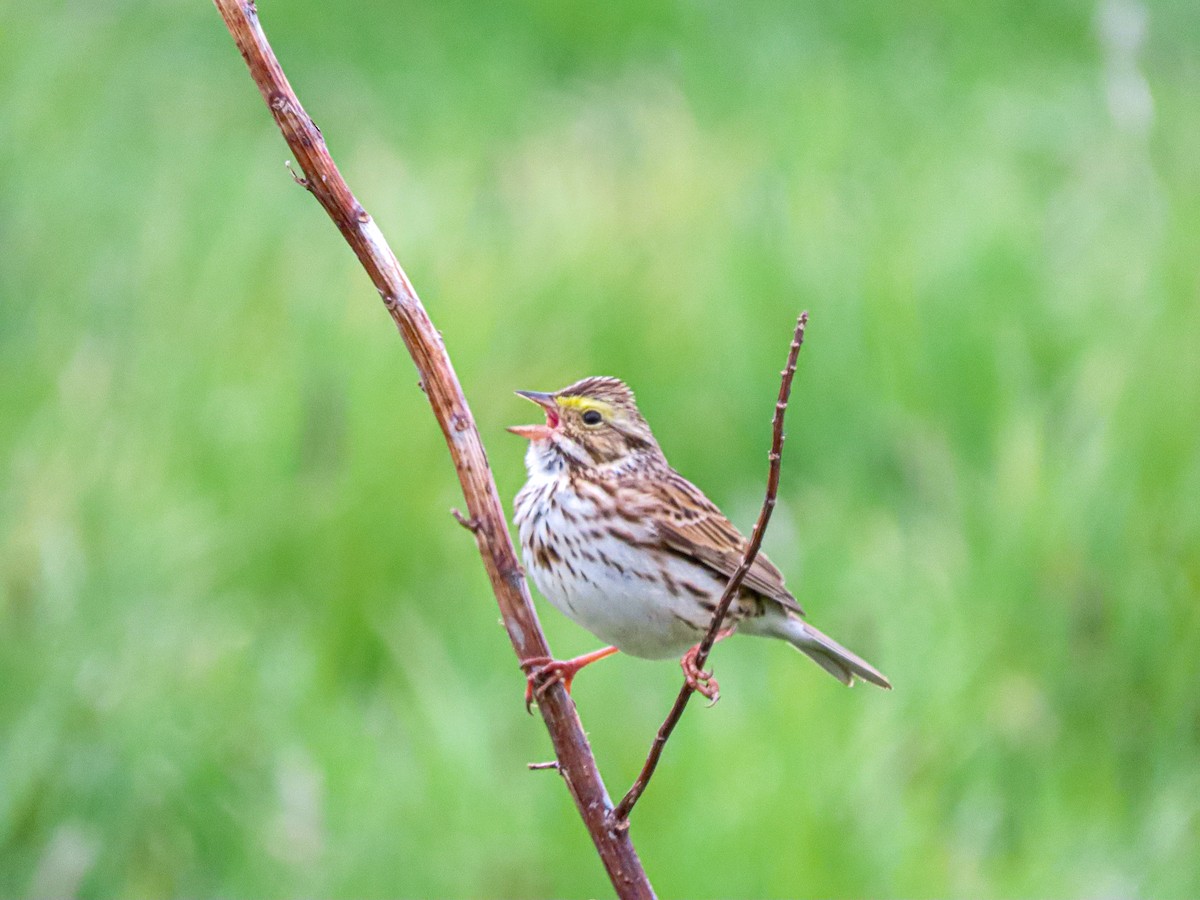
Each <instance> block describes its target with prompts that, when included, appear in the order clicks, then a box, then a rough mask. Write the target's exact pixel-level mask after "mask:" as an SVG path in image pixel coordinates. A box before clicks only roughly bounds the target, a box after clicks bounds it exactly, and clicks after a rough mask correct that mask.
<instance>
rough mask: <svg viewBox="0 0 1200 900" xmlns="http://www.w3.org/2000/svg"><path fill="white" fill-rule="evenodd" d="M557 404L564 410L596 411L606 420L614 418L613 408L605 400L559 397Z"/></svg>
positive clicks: (556, 399)
mask: <svg viewBox="0 0 1200 900" xmlns="http://www.w3.org/2000/svg"><path fill="white" fill-rule="evenodd" d="M555 402H556V403H558V405H559V406H561V407H562V408H563V409H577V410H579V411H580V412H583V411H584V410H588V409H594V410H597V411H598V412H601V413H603V414H604V417H605V418H609V417H611V416H612V413H613V408H612V406H611V405H610V404H608V403H605V402H604V401H603V400H593V399H591V398H590V397H557V398H555Z"/></svg>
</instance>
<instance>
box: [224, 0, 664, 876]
mask: <svg viewBox="0 0 1200 900" xmlns="http://www.w3.org/2000/svg"><path fill="white" fill-rule="evenodd" d="M214 2H215V3H216V5H217V9H218V10H220V13H221V16H222V18H223V19H224V20H225V25H226V26H227V27H228V28H229V32H230V34H231V35H233V39H234V41H235V42H236V43H237V46H238V49H239V50H240V51H241V53H242V56H243V57H244V58H245V60H246V64H247V65H248V66H249V67H250V76H251V77H252V78H253V79H254V82H255V84H257V85H258V89H259V90H260V91H261V92H262V95H263V99H264V100H266V102H267V106H268V107H270V109H271V113H272V115H273V116H274V117H275V122H276V124H277V125H278V126H279V129H280V131H282V132H283V136H284V138H285V139H286V140H287V143H288V146H289V147H290V148H291V151H292V154H293V155H294V156H295V158H296V161H297V162H298V163H299V165H300V168H301V170H302V171H303V172H304V178H303V184H304V186H305V187H306V188H307V189H308V190H309V191H310V192H311V193H312V195H313V196H314V197H316V199H317V200H318V201H319V202H320V204H321V206H323V207H324V208H325V211H326V212H327V213H329V216H330V217H331V218H332V219H333V221H334V223H335V224H336V225H337V227H338V229H339V230H340V231H341V233H342V236H343V237H344V238H345V239H346V242H347V243H349V244H350V246H351V248H352V249H353V250H354V252H355V254H356V255H357V256H358V259H359V262H361V263H362V265H363V268H365V269H366V271H367V274H368V275H369V276H370V278H371V281H372V282H373V283H374V285H375V288H376V289H377V290H378V291H379V295H380V296H381V297H382V298H383V303H384V306H386V307H387V311H388V313H389V314H390V315H391V317H392V319H393V320H394V321H395V323H396V326H397V327H398V328H399V329H400V335H401V337H402V338H403V339H404V344H405V346H406V347H407V348H408V352H409V354H410V355H411V356H412V359H413V362H414V363H415V364H416V367H417V371H418V372H419V373H420V376H421V386H422V389H423V390H424V391H425V394H426V395H427V396H428V398H429V404H430V406H431V407H432V408H433V414H434V416H436V418H437V421H438V424H439V425H440V426H441V429H442V433H443V435H444V436H445V438H446V444H447V446H448V447H449V448H450V456H451V457H452V459H453V461H454V466H455V469H456V470H457V472H458V478H459V481H460V482H461V483H462V491H463V498H464V499H465V500H466V505H467V514H466V516H463V517H462V518H461V519H460V521H462V522H463V524H464V525H468V526H469V527H470V530H471V532H472V533H473V534H474V535H475V541H476V544H477V545H478V547H479V552H480V555H481V556H482V558H483V564H484V568H486V569H487V573H488V578H489V579H490V580H491V583H492V590H493V591H494V592H495V594H496V602H497V603H498V604H499V606H500V613H501V616H502V617H503V620H504V627H505V629H506V630H507V631H508V636H509V639H510V640H511V641H512V645H513V650H515V651H516V654H517V658H518V659H529V658H530V657H535V656H549V655H550V648H549V647H548V646H547V644H546V638H545V636H544V635H543V634H542V629H541V626H540V625H539V624H538V618H537V613H536V612H535V611H534V607H533V603H532V602H531V600H530V598H529V590H528V588H527V587H526V585H525V578H524V575H523V573H522V570H521V566H520V564H519V563H518V561H517V554H516V551H515V550H514V549H513V545H512V540H511V539H510V537H509V534H508V527H507V524H506V523H507V520H506V518H505V515H504V508H503V507H502V505H501V503H500V496H499V494H498V493H497V491H496V483H495V480H494V479H493V478H492V473H491V469H490V468H489V466H488V462H487V456H486V455H485V453H484V449H483V442H482V441H481V440H480V437H479V432H478V430H477V429H476V426H475V420H474V418H473V417H472V415H471V410H470V408H469V407H468V406H467V401H466V398H465V397H464V396H463V391H462V387H461V386H460V385H459V382H458V376H457V375H456V374H455V372H454V367H453V366H452V365H451V363H450V357H449V356H448V354H447V353H446V347H445V345H444V344H443V343H442V337H441V335H440V334H439V333H438V331H437V329H436V328H434V327H433V323H432V322H431V321H430V320H429V316H428V314H427V313H426V312H425V308H424V307H423V306H422V305H421V301H420V300H419V299H418V298H417V294H416V291H414V290H413V287H412V285H411V284H410V283H409V280H408V276H407V275H405V273H404V270H403V269H402V268H401V267H400V263H399V262H398V261H397V260H396V257H395V255H394V254H393V253H392V251H391V248H390V247H388V244H387V241H386V240H385V239H384V237H383V234H382V232H380V230H379V227H378V226H377V225H376V224H375V222H374V220H373V219H372V218H371V217H370V216H369V215H367V212H366V210H364V209H363V208H362V205H361V204H359V202H358V200H356V199H355V197H354V195H353V194H352V193H351V192H350V188H349V186H348V185H347V184H346V182H345V180H344V179H343V178H342V175H341V173H340V172H339V171H338V169H337V166H336V165H334V162H333V158H332V157H331V156H330V155H329V151H328V150H327V149H326V147H325V139H324V138H323V137H322V136H321V132H320V131H319V130H318V129H317V127H316V125H315V124H313V121H312V119H310V118H309V117H308V114H307V113H305V111H304V108H303V107H302V106H301V105H300V101H299V99H297V97H296V94H295V93H294V92H293V91H292V88H291V85H289V84H288V80H287V77H286V76H285V75H284V73H283V69H282V68H280V66H279V62H278V60H276V58H275V54H274V52H273V51H272V50H271V46H270V44H268V43H267V38H266V36H265V35H264V34H263V31H262V27H261V26H260V25H259V21H258V12H257V10H256V9H255V8H254V4H253V2H247V0H214ZM538 709H539V710H541V713H542V717H543V719H544V720H545V722H546V728H547V730H548V731H549V732H550V738H551V741H552V742H553V744H554V753H555V756H556V757H557V759H558V766H559V771H560V772H561V773H562V776H563V780H564V781H566V783H567V787H568V789H569V790H570V791H571V795H572V796H573V797H574V798H575V805H576V806H577V807H578V809H579V814H580V816H581V817H582V818H583V821H584V824H585V825H586V826H587V829H588V832H589V834H590V835H591V838H592V841H593V843H594V844H595V846H596V850H597V852H598V853H599V855H600V859H601V861H602V862H603V864H604V867H605V869H606V871H607V872H608V876H609V878H610V879H611V880H612V884H613V887H614V888H615V889H616V892H617V894H618V895H620V896H621V897H639V898H640V897H652V896H654V892H653V889H652V888H651V886H650V881H649V879H648V878H647V877H646V873H645V870H644V869H643V868H642V864H641V862H640V860H639V859H638V856H637V853H636V851H635V850H634V848H633V843H632V842H631V841H630V839H629V836H628V834H627V833H626V832H625V830H624V829H615V828H613V827H612V824H611V821H610V819H609V815H610V812H611V809H612V802H611V800H610V799H609V796H608V792H607V790H606V789H605V787H604V782H603V781H602V780H601V778H600V773H599V771H598V770H597V768H596V760H595V758H594V757H593V756H592V751H591V748H590V747H589V745H588V740H587V736H586V734H585V733H584V730H583V726H582V725H581V724H580V721H579V716H578V714H577V713H576V711H575V704H574V703H573V702H572V701H571V698H570V697H569V695H568V694H567V692H566V690H565V689H564V688H563V687H562V685H553V686H551V687H550V688H549V690H547V691H546V693H545V695H544V696H543V697H542V698H541V699H540V700H539V702H538Z"/></svg>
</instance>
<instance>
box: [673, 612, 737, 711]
mask: <svg viewBox="0 0 1200 900" xmlns="http://www.w3.org/2000/svg"><path fill="white" fill-rule="evenodd" d="M731 634H733V629H732V628H724V629H722V630H721V631H718V632H717V641H723V640H725V638H727V637H729V636H730V635H731ZM717 641H713V643H714V644H716V642H717ZM699 652H700V645H699V644H697V645H696V646H695V647H693V648H692V649H691V650H689V651H688V652H687V653H685V654H683V658H682V659H681V660H679V665H680V666H681V667H682V668H683V677H684V678H685V679H687V683H688V686H689V687H690V688H691V689H692V690H694V691H697V692H698V693H701V694H703V695H704V696H705V697H707V698H708V699H709V700H710V701H711V702H712V703H716V702H717V701H718V700H720V699H721V686H720V685H719V684H718V683H717V679H715V678H713V676H712V672H706V671H704V670H703V669H701V668H700V667H699V666H698V665H696V655H697V654H698V653H699Z"/></svg>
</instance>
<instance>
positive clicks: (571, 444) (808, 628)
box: [509, 377, 891, 702]
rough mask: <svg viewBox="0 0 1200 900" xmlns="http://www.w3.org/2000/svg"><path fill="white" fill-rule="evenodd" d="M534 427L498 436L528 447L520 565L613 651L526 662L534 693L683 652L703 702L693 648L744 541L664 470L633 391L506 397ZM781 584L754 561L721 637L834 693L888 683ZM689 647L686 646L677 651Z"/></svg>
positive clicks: (582, 387) (601, 383)
mask: <svg viewBox="0 0 1200 900" xmlns="http://www.w3.org/2000/svg"><path fill="white" fill-rule="evenodd" d="M517 393H518V394H519V395H520V396H522V397H525V398H526V399H528V400H532V401H533V402H534V403H536V404H538V405H539V406H540V407H542V409H543V410H544V412H545V415H546V422H545V424H543V425H519V426H514V427H512V428H510V429H509V431H511V432H513V433H514V434H518V435H520V436H521V437H524V438H527V439H528V440H529V449H528V451H527V452H526V454H525V466H526V468H527V469H528V471H529V480H528V481H527V482H526V483H525V486H524V487H523V488H522V489H521V491H520V493H519V494H517V499H516V515H515V521H516V524H517V528H518V532H519V534H520V540H521V553H522V556H523V557H524V560H525V568H526V570H527V571H528V572H529V574H530V575H531V576H532V577H533V581H534V583H535V584H536V585H537V586H538V589H539V590H540V591H541V592H542V593H543V594H544V595H545V596H546V598H547V599H548V600H549V601H550V602H551V603H552V604H554V606H555V607H556V608H557V609H558V610H560V611H561V612H563V613H565V614H566V615H567V616H568V617H569V618H571V619H572V620H574V621H575V622H577V623H578V624H580V625H582V626H583V627H584V628H586V629H587V630H588V631H590V632H591V633H592V634H594V635H595V636H596V637H598V638H600V639H601V640H602V641H605V642H606V643H608V644H611V645H612V646H611V647H607V648H604V649H602V650H598V651H596V652H594V653H589V654H586V655H585V656H581V657H577V658H576V659H572V660H552V659H532V660H524V661H523V664H524V665H525V668H526V672H527V674H528V675H529V678H530V681H529V683H530V688H529V690H528V691H527V693H526V701H527V702H528V701H529V700H530V699H531V697H532V693H533V692H534V691H535V688H536V689H543V688H544V687H545V686H547V685H548V684H549V683H552V682H553V681H554V680H561V681H563V682H564V683H565V685H566V687H567V689H568V690H569V689H570V685H571V679H572V678H573V677H574V676H575V673H576V672H578V671H579V669H581V668H582V667H583V666H585V665H587V664H589V663H591V662H594V661H596V660H598V659H602V658H604V657H605V656H608V655H610V654H612V653H615V652H617V650H621V651H624V652H625V653H628V654H630V655H631V656H637V657H642V658H646V659H662V658H665V657H669V656H677V655H680V654H683V658H682V665H683V669H684V672H685V674H686V676H687V678H688V680H689V682H690V683H691V684H692V685H693V686H694V687H695V688H696V689H697V690H699V691H700V692H701V693H703V694H704V695H705V696H707V697H709V698H715V697H716V695H717V684H716V681H715V680H714V679H713V678H712V677H711V675H710V673H708V672H702V671H699V669H698V667H697V666H696V665H695V655H694V653H695V649H696V648H695V645H696V644H697V642H699V641H700V640H701V638H702V637H703V635H704V633H705V631H706V630H707V629H708V626H709V622H710V620H711V618H712V614H713V610H714V609H715V608H716V604H717V601H718V600H719V598H720V596H721V593H722V592H723V591H724V589H725V585H726V583H727V582H728V580H729V577H730V575H732V573H733V571H734V569H736V568H737V566H738V565H739V563H740V562H741V558H742V553H743V552H744V550H745V548H746V544H747V541H746V538H744V537H743V536H742V535H741V533H740V532H739V531H738V530H737V529H736V528H735V527H734V526H733V524H732V523H730V521H729V520H728V519H727V518H725V516H724V515H723V514H722V513H721V511H720V510H719V509H717V507H716V505H715V504H714V503H713V502H712V501H711V500H709V499H708V498H707V497H706V496H704V494H703V493H702V492H701V491H700V489H699V488H697V487H696V486H695V485H693V484H692V483H691V482H689V481H688V480H687V479H685V478H684V477H683V476H682V475H680V474H679V473H678V472H676V471H675V470H674V469H672V468H671V466H670V464H669V463H668V462H667V460H666V457H665V456H663V452H662V450H661V449H659V446H658V442H657V441H655V439H654V435H653V434H652V433H651V432H650V426H649V425H647V424H646V420H645V419H644V418H643V417H642V414H641V413H640V412H639V411H638V408H637V404H636V402H635V401H634V396H633V392H632V391H631V390H630V389H629V388H628V387H627V386H626V385H625V384H624V383H623V382H622V381H619V380H618V379H616V378H608V377H594V378H585V379H583V380H582V381H578V382H576V383H575V384H572V385H571V386H570V387H565V388H563V389H562V390H560V391H555V392H554V393H549V394H545V393H538V392H535V391H517ZM803 616H804V611H803V610H802V609H801V608H800V604H799V603H797V602H796V598H795V597H793V596H792V595H791V594H790V593H789V592H788V590H787V589H786V588H785V587H784V584H783V575H782V574H780V572H779V570H778V569H777V568H775V566H774V565H772V563H771V561H770V560H769V559H767V557H766V556H765V555H764V554H762V553H759V554H758V556H757V557H756V558H755V560H754V564H753V565H752V566H751V567H750V570H749V573H748V574H747V576H746V578H745V581H744V582H743V584H742V588H741V590H740V592H739V594H738V596H737V597H736V598H735V600H734V602H733V604H732V605H731V606H730V607H729V612H728V615H727V616H726V618H725V622H724V628H725V630H724V631H723V632H722V636H726V635H728V634H731V633H733V632H735V631H736V632H737V633H739V634H750V635H759V636H762V637H773V638H782V639H783V640H785V641H787V642H788V643H790V644H791V645H792V646H794V647H795V648H796V649H798V650H800V651H801V652H803V653H805V654H806V655H808V656H809V657H810V658H812V659H813V660H814V661H815V662H816V663H817V664H818V665H820V666H821V667H822V668H823V669H825V671H827V672H829V673H830V674H831V675H833V676H834V677H835V678H837V679H838V680H839V681H841V682H843V683H844V684H847V685H849V684H852V683H853V681H854V678H855V677H858V678H861V679H863V680H864V681H869V682H871V683H872V684H876V685H878V686H880V687H883V688H890V687H891V684H889V683H888V680H887V678H886V677H884V675H883V674H882V673H880V672H879V671H878V670H877V669H876V668H874V667H873V666H872V665H871V664H870V663H868V662H866V661H865V660H863V659H861V658H860V657H858V656H856V655H855V654H853V653H851V652H850V651H849V650H847V649H846V648H845V647H843V646H842V645H841V644H839V643H837V641H835V640H833V639H832V638H830V637H828V636H827V635H825V634H822V633H821V632H820V631H818V630H817V629H816V628H814V627H813V626H812V625H809V624H808V623H807V622H806V621H804V618H803ZM689 648H690V649H689Z"/></svg>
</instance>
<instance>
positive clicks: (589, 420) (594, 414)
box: [583, 409, 604, 425]
mask: <svg viewBox="0 0 1200 900" xmlns="http://www.w3.org/2000/svg"><path fill="white" fill-rule="evenodd" d="M603 421H604V416H602V415H600V412H599V411H598V410H595V409H589V410H588V411H587V412H585V413H584V414H583V424H584V425H599V424H600V423H601V422H603Z"/></svg>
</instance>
